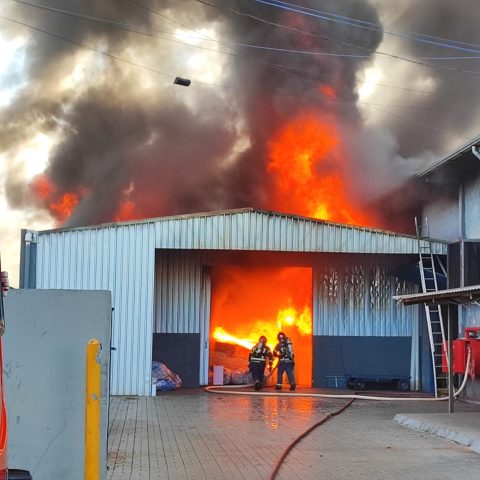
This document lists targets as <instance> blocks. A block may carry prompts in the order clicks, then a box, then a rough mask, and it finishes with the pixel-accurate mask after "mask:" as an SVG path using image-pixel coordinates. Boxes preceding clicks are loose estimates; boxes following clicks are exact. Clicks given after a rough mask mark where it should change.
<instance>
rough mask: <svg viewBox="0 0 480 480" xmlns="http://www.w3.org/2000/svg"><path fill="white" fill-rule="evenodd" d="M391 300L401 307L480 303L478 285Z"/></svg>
mask: <svg viewBox="0 0 480 480" xmlns="http://www.w3.org/2000/svg"><path fill="white" fill-rule="evenodd" d="M393 299H394V300H396V301H397V302H399V303H401V304H402V305H418V304H420V303H427V304H437V305H442V304H448V303H454V304H457V305H463V304H466V303H474V302H478V301H480V285H472V286H470V287H462V288H449V289H447V290H439V291H438V292H427V293H414V294H410V295H396V296H394V297H393Z"/></svg>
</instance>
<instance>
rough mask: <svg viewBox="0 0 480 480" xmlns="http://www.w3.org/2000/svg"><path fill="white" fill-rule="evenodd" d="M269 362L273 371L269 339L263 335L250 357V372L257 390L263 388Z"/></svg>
mask: <svg viewBox="0 0 480 480" xmlns="http://www.w3.org/2000/svg"><path fill="white" fill-rule="evenodd" d="M267 360H268V367H269V369H270V370H271V369H272V364H273V355H272V351H271V350H270V347H269V346H268V345H267V338H266V337H265V336H264V335H262V336H261V337H260V338H259V339H258V343H257V344H256V345H255V346H254V347H253V348H252V350H251V352H250V355H249V356H248V361H249V363H250V371H251V372H252V377H253V381H254V383H255V390H260V389H261V388H262V384H263V377H264V374H265V366H266V364H267Z"/></svg>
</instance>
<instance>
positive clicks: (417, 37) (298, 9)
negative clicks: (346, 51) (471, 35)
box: [256, 0, 480, 53]
mask: <svg viewBox="0 0 480 480" xmlns="http://www.w3.org/2000/svg"><path fill="white" fill-rule="evenodd" d="M256 2H257V3H262V4H265V5H270V6H273V7H277V8H281V9H284V10H287V11H292V12H295V13H301V14H303V15H308V16H312V17H315V18H318V19H320V20H327V21H330V22H336V23H341V24H344V25H349V26H352V27H356V28H362V29H366V30H373V31H376V32H381V33H386V34H387V35H393V36H396V37H402V38H407V39H409V40H414V41H417V42H422V43H427V44H430V45H435V46H440V47H444V48H452V49H454V50H460V51H463V52H470V53H480V46H479V45H475V44H467V43H464V42H457V41H455V40H449V39H446V38H442V37H435V36H433V35H425V34H421V33H416V32H402V31H389V30H385V29H384V28H383V27H382V26H381V25H378V24H375V23H373V22H366V21H362V20H358V19H355V18H351V17H345V16H343V15H336V14H333V13H329V12H325V11H322V10H318V9H315V8H308V7H304V6H301V5H297V4H294V3H289V2H285V1H282V0H256ZM421 37H424V38H421ZM429 39H432V40H429ZM435 40H441V42H437V41H435ZM445 42H449V43H445ZM455 44H456V45H455ZM460 45H469V46H473V47H477V50H473V49H471V48H465V47H461V46H460Z"/></svg>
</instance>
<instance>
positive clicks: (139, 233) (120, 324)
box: [36, 223, 155, 395]
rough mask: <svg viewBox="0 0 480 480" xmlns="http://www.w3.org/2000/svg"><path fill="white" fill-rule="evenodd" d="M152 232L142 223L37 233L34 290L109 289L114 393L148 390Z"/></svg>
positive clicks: (150, 350)
mask: <svg viewBox="0 0 480 480" xmlns="http://www.w3.org/2000/svg"><path fill="white" fill-rule="evenodd" d="M154 234H155V230H154V225H153V223H152V224H149V223H142V224H130V225H121V226H114V227H108V228H99V229H95V228H91V229H76V230H70V231H61V232H50V233H43V234H41V235H39V236H38V244H37V272H36V275H37V277H36V278H37V288H44V289H47V288H58V289H81V290H82V289H88V290H96V289H103V290H110V291H111V292H112V301H113V307H114V309H115V310H114V313H113V325H112V345H113V346H114V347H115V348H116V351H114V352H112V385H111V391H112V394H114V395H128V394H140V395H149V394H150V392H151V360H152V357H151V355H152V326H153V304H154V294H153V292H154V272H155V268H154V263H155V262H154V258H155V238H154Z"/></svg>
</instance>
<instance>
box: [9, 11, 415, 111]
mask: <svg viewBox="0 0 480 480" xmlns="http://www.w3.org/2000/svg"><path fill="white" fill-rule="evenodd" d="M0 18H2V19H4V20H7V21H9V22H13V23H16V24H18V25H22V26H24V27H27V28H30V29H32V30H35V31H37V32H40V33H44V34H46V35H50V36H52V37H55V38H57V39H59V40H62V41H65V42H68V43H71V44H74V45H77V46H79V47H82V48H85V49H87V50H91V51H93V52H95V53H98V54H100V55H105V56H107V57H109V58H112V59H114V60H117V61H120V62H123V63H127V64H129V65H131V66H135V67H138V68H142V69H145V70H148V71H150V72H152V73H156V74H158V75H162V76H164V77H167V78H170V79H172V80H173V78H174V76H173V75H171V74H168V73H165V72H162V71H160V70H158V69H156V68H152V67H149V66H146V65H142V64H139V63H136V62H133V61H131V60H127V59H125V58H122V57H119V56H118V55H113V54H111V53H109V52H106V51H104V50H99V49H97V48H94V47H91V46H89V45H86V44H84V43H82V42H78V41H76V40H72V39H69V38H66V37H64V36H62V35H59V34H56V33H53V32H49V31H48V30H44V29H42V28H39V27H36V26H34V25H30V24H28V23H25V22H21V21H19V20H14V19H12V18H8V17H5V16H3V15H0ZM192 85H202V86H208V87H217V88H226V89H233V90H240V91H245V92H252V93H258V94H262V95H267V96H280V97H282V96H284V97H292V98H301V99H304V100H309V101H317V100H319V98H318V97H313V96H311V95H300V94H296V93H293V92H281V91H277V92H271V91H265V90H261V89H251V88H244V87H239V86H235V85H227V84H214V83H207V82H199V81H194V82H193V83H192ZM322 101H326V102H333V103H339V104H344V105H347V106H356V105H357V104H360V105H365V106H367V107H370V106H372V107H375V108H376V107H377V106H378V105H377V104H370V103H368V102H355V101H348V100H341V99H332V98H322ZM381 106H382V105H381ZM415 108H416V107H415Z"/></svg>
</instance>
